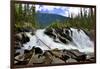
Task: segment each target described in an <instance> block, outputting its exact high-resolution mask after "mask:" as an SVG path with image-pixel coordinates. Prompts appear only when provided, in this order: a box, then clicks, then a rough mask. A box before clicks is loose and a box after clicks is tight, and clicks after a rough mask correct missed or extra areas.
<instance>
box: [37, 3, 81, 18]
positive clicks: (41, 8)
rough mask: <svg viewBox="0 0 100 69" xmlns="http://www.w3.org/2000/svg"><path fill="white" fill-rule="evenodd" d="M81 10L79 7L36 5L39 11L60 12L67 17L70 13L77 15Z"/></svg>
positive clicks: (59, 13)
mask: <svg viewBox="0 0 100 69" xmlns="http://www.w3.org/2000/svg"><path fill="white" fill-rule="evenodd" d="M79 10H80V8H79V7H66V6H48V5H36V11H37V12H41V13H52V14H58V15H62V16H66V17H68V16H69V14H73V16H76V15H77V14H78V13H79Z"/></svg>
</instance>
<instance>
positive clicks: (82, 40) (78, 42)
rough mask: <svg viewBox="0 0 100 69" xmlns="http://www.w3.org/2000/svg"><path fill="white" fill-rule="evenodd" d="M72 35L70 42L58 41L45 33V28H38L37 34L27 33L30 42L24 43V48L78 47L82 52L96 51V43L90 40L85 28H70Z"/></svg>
mask: <svg viewBox="0 0 100 69" xmlns="http://www.w3.org/2000/svg"><path fill="white" fill-rule="evenodd" d="M70 30H71V31H72V32H70V34H72V35H70V37H71V38H72V39H73V41H72V42H70V43H69V44H63V43H56V42H54V41H53V38H50V37H49V36H48V35H46V34H44V31H45V29H38V30H37V31H36V32H35V35H33V36H32V35H30V33H26V34H27V35H28V36H29V38H30V42H27V43H26V44H23V46H24V49H29V50H31V49H32V47H33V46H36V47H40V48H41V49H42V50H50V49H55V48H58V49H60V50H61V49H68V50H70V49H78V50H79V51H81V52H85V53H93V52H94V43H93V41H91V40H90V38H89V36H87V35H86V34H85V32H84V31H83V30H77V29H74V28H71V29H70Z"/></svg>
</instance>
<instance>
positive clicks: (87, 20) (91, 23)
mask: <svg viewBox="0 0 100 69" xmlns="http://www.w3.org/2000/svg"><path fill="white" fill-rule="evenodd" d="M87 13H88V14H87ZM36 14H37V12H36V11H35V5H34V4H31V6H30V4H15V13H14V16H15V30H16V31H18V29H19V28H20V29H21V28H30V29H38V28H43V27H41V26H42V25H40V24H39V23H38V19H36V16H37V15H36ZM69 17H70V18H69V19H66V21H64V22H63V23H60V22H59V20H57V21H55V22H53V23H51V24H50V25H49V26H48V27H49V28H51V27H53V28H63V27H73V28H79V29H84V30H87V31H90V30H93V29H94V28H95V9H94V8H91V7H90V8H89V12H87V11H86V10H85V8H83V7H82V8H81V9H80V13H79V14H78V15H77V16H76V17H73V14H72V13H71V14H69Z"/></svg>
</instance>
